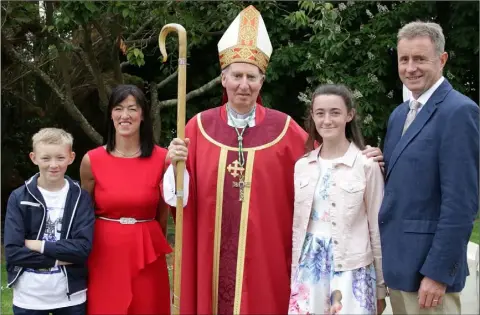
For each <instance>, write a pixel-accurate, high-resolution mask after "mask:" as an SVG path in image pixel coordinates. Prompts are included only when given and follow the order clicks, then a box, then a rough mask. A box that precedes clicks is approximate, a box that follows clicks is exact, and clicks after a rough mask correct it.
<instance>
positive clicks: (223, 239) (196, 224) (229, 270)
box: [180, 105, 307, 314]
mask: <svg viewBox="0 0 480 315" xmlns="http://www.w3.org/2000/svg"><path fill="white" fill-rule="evenodd" d="M255 122H256V125H255V127H248V128H247V129H246V130H245V132H244V134H243V147H244V156H245V165H244V166H243V167H241V165H240V163H239V156H238V154H239V152H238V140H237V133H236V132H235V129H234V128H233V127H231V126H229V125H228V124H227V113H226V107H225V106H222V107H217V108H214V109H210V110H207V111H205V112H202V113H200V114H198V115H197V116H195V117H194V118H192V119H191V120H190V121H189V122H188V124H187V127H186V131H185V132H186V137H187V138H189V139H190V146H189V156H188V160H187V169H188V171H189V174H190V178H191V180H190V188H189V190H190V197H189V200H188V204H187V206H186V207H185V209H184V226H183V230H184V234H183V252H182V255H183V257H182V276H181V277H182V288H181V295H180V303H181V304H180V313H181V314H286V313H287V312H288V303H289V295H290V268H291V254H292V253H291V247H292V221H293V204H294V186H293V173H294V165H295V162H296V161H297V160H298V159H299V158H300V157H301V156H302V154H303V152H304V144H305V140H306V137H307V134H306V132H305V131H304V130H303V129H302V128H301V127H300V126H299V125H298V124H297V123H296V122H295V121H293V120H292V119H291V118H290V117H289V116H287V115H285V114H283V113H281V112H278V111H276V110H272V109H267V108H265V107H262V106H260V105H257V109H256V118H255ZM242 172H243V175H244V185H243V201H242V200H240V193H241V189H242V188H241V187H239V186H242V185H240V184H239V179H240V178H241V177H240V175H241V174H242Z"/></svg>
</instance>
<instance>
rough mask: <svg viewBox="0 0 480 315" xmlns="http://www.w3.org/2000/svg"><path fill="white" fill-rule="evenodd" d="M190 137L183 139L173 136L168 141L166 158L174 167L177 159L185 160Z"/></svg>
mask: <svg viewBox="0 0 480 315" xmlns="http://www.w3.org/2000/svg"><path fill="white" fill-rule="evenodd" d="M189 143H190V139H188V138H186V139H185V141H183V140H182V139H179V138H175V139H173V140H172V142H170V145H169V146H168V154H167V159H169V160H170V161H171V163H172V165H173V166H174V167H175V166H176V164H177V162H178V161H186V160H187V156H188V145H189Z"/></svg>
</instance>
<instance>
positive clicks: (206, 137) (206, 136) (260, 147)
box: [197, 113, 291, 153]
mask: <svg viewBox="0 0 480 315" xmlns="http://www.w3.org/2000/svg"><path fill="white" fill-rule="evenodd" d="M201 115H202V114H201V113H200V114H198V115H197V123H198V128H199V129H200V132H201V133H202V135H203V136H204V137H205V139H207V140H208V141H209V142H211V143H213V144H215V145H217V146H219V147H220V148H222V149H227V150H230V151H236V152H238V148H236V147H230V146H228V145H224V144H222V143H220V142H218V141H217V140H214V139H213V138H212V137H210V136H209V135H208V134H207V132H206V131H205V129H204V128H203V125H202V119H201ZM290 119H291V118H290V116H287V120H286V122H285V126H284V127H283V130H282V132H281V133H280V135H278V137H277V138H276V139H274V140H273V141H271V142H269V143H266V144H263V145H260V146H258V147H251V148H243V151H244V152H248V153H250V152H253V151H258V150H263V149H267V148H269V147H271V146H273V145H275V144H277V143H278V142H279V141H280V140H282V138H283V137H284V136H285V134H286V133H287V130H288V125H289V124H290ZM231 128H233V127H231Z"/></svg>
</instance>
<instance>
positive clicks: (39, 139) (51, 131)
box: [32, 128, 73, 150]
mask: <svg viewBox="0 0 480 315" xmlns="http://www.w3.org/2000/svg"><path fill="white" fill-rule="evenodd" d="M39 143H43V144H57V145H64V144H66V145H69V146H70V149H72V147H73V137H72V135H71V134H70V133H68V132H66V131H65V130H63V129H60V128H42V129H40V131H38V132H37V133H36V134H34V135H33V137H32V148H33V150H35V147H36V146H37V144H39Z"/></svg>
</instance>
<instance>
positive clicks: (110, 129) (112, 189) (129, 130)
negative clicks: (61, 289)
mask: <svg viewBox="0 0 480 315" xmlns="http://www.w3.org/2000/svg"><path fill="white" fill-rule="evenodd" d="M107 110H108V111H107V113H108V115H107V122H106V125H107V135H106V138H105V141H106V145H104V146H100V147H98V148H96V149H93V150H90V151H89V152H87V154H85V156H84V157H83V160H82V163H81V166H80V177H81V182H82V187H84V188H85V189H87V190H88V191H89V192H90V194H91V195H92V197H93V199H94V202H95V215H96V217H97V219H96V222H95V232H94V239H93V247H92V252H91V254H90V257H89V260H88V267H89V275H88V291H87V294H88V295H87V309H88V314H162V315H163V314H170V287H169V280H168V270H167V264H166V259H165V255H166V254H168V253H170V252H171V248H170V246H169V245H168V242H167V240H166V238H165V234H166V221H167V216H168V211H167V207H166V205H165V203H164V201H163V199H162V196H161V194H160V181H161V179H162V177H163V173H164V168H165V157H166V154H167V151H166V150H165V149H163V148H160V147H159V146H156V145H155V144H154V140H153V128H152V121H151V118H150V107H149V106H148V105H147V102H146V101H145V96H144V94H143V93H142V91H141V90H140V89H139V88H137V87H136V86H132V85H120V86H118V87H116V88H115V89H114V90H113V91H112V95H111V97H110V100H109V104H108V109H107Z"/></svg>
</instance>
